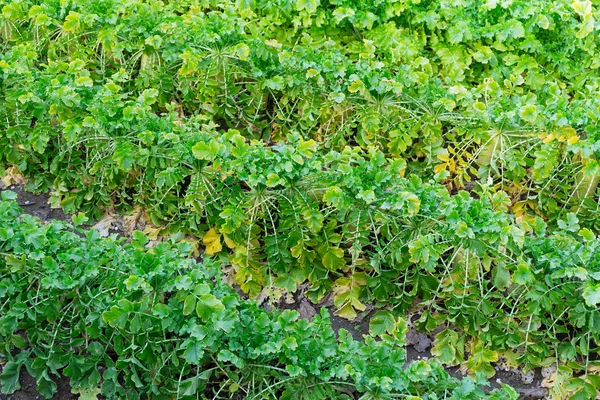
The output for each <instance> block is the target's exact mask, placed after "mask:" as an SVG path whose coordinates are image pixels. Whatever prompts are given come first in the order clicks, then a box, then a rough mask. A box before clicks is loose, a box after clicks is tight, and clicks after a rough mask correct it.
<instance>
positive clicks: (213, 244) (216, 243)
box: [202, 228, 223, 256]
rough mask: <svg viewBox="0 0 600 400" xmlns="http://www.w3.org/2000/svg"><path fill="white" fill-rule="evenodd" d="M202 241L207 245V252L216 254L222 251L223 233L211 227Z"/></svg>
mask: <svg viewBox="0 0 600 400" xmlns="http://www.w3.org/2000/svg"><path fill="white" fill-rule="evenodd" d="M202 242H203V243H204V246H206V250H205V251H206V254H208V255H211V256H212V255H214V254H216V253H218V252H220V251H221V250H222V249H223V245H222V244H221V234H219V233H217V230H216V228H211V229H210V230H209V231H208V232H206V234H205V235H204V238H202Z"/></svg>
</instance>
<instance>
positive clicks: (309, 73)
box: [306, 68, 319, 78]
mask: <svg viewBox="0 0 600 400" xmlns="http://www.w3.org/2000/svg"><path fill="white" fill-rule="evenodd" d="M317 75H319V71H317V70H316V69H314V68H311V69H309V70H308V71H306V77H307V78H312V77H313V76H317Z"/></svg>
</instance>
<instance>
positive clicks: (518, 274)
mask: <svg viewBox="0 0 600 400" xmlns="http://www.w3.org/2000/svg"><path fill="white" fill-rule="evenodd" d="M533 279H534V276H533V273H532V272H531V270H530V269H529V265H527V264H519V265H517V270H516V271H515V272H514V273H513V281H514V282H515V283H516V284H519V285H526V284H528V283H530V282H532V281H533Z"/></svg>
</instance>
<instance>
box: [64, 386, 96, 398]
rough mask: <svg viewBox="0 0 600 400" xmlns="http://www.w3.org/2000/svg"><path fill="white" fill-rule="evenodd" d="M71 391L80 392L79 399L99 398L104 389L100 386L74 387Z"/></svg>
mask: <svg viewBox="0 0 600 400" xmlns="http://www.w3.org/2000/svg"><path fill="white" fill-rule="evenodd" d="M71 393H73V394H78V395H79V400H97V399H98V395H100V394H101V393H102V389H100V388H99V387H92V388H89V387H78V388H72V389H71Z"/></svg>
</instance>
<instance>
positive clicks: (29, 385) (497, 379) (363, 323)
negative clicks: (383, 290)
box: [0, 186, 546, 400]
mask: <svg viewBox="0 0 600 400" xmlns="http://www.w3.org/2000/svg"><path fill="white" fill-rule="evenodd" d="M8 189H9V190H12V191H13V192H15V193H17V195H18V198H17V201H18V203H19V205H20V206H21V207H22V208H23V210H24V211H25V213H27V214H30V215H34V216H36V217H38V218H40V219H41V220H42V221H48V220H50V219H58V220H69V219H70V218H69V216H67V215H65V214H64V213H63V211H62V210H60V209H52V208H51V207H50V205H49V204H48V199H49V196H48V195H47V194H41V195H34V194H31V193H29V192H26V191H24V190H23V187H22V186H11V187H9V188H8ZM3 190H6V189H0V192H2V191H3ZM263 306H264V307H265V308H266V309H270V308H272V306H271V305H270V304H268V303H265V304H264V305H263ZM273 306H274V307H276V308H278V309H293V310H297V311H298V312H299V313H300V316H301V317H303V318H308V319H310V318H312V316H313V315H314V314H315V313H318V312H319V310H320V309H321V308H322V307H327V308H328V310H329V313H330V315H331V324H332V327H333V329H334V330H335V331H336V332H338V331H339V330H340V329H345V330H347V331H348V332H350V334H352V336H353V337H354V339H356V340H362V338H363V335H366V334H368V333H369V319H370V316H371V315H372V314H373V313H374V311H375V309H374V308H373V307H369V308H367V310H366V311H365V312H364V313H362V314H361V315H359V316H358V317H357V319H356V320H355V321H348V320H346V319H344V318H341V317H338V316H337V315H335V312H334V309H333V307H332V304H331V301H330V300H328V299H326V300H325V301H323V302H322V303H320V304H317V305H313V304H311V303H310V302H309V301H308V300H307V299H306V298H305V297H304V295H303V294H302V291H299V293H296V294H295V295H294V299H293V302H292V303H289V304H288V303H286V302H283V301H280V302H276V303H274V304H273ZM432 342H433V338H431V337H429V336H427V335H424V334H422V333H419V332H416V331H414V330H412V329H411V330H409V333H408V335H407V343H408V344H407V347H406V358H407V362H408V363H411V362H413V361H416V360H421V359H429V358H432V357H433V356H432V355H431V353H430V347H431V344H432ZM0 370H1V366H0ZM448 372H449V373H450V374H451V375H452V376H454V377H457V378H462V377H463V375H462V374H461V373H460V372H459V370H458V368H457V367H454V368H448ZM542 379H543V377H542V375H541V371H540V370H536V371H535V375H534V379H533V382H531V383H528V384H527V383H524V382H523V379H522V375H521V373H520V372H518V371H504V370H498V371H497V373H496V375H495V376H494V377H493V378H492V379H491V380H490V388H497V387H500V383H505V384H508V385H510V386H512V387H514V388H515V389H517V390H518V391H519V393H520V399H523V400H534V399H544V398H545V397H546V390H545V389H544V388H542V387H541V382H542ZM55 381H56V384H57V386H58V392H57V393H56V395H55V396H54V397H53V399H55V400H66V399H77V398H79V396H78V395H75V394H72V393H71V388H70V385H69V380H68V378H66V377H60V378H59V379H56V380H55ZM20 383H21V389H20V390H18V391H17V392H15V393H14V394H11V395H5V394H0V400H34V399H36V400H37V399H42V398H43V397H42V396H40V395H39V394H38V393H37V391H36V389H35V386H36V385H35V380H34V379H33V378H32V377H31V376H29V374H27V371H26V370H25V369H24V368H23V369H22V370H21V378H20Z"/></svg>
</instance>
